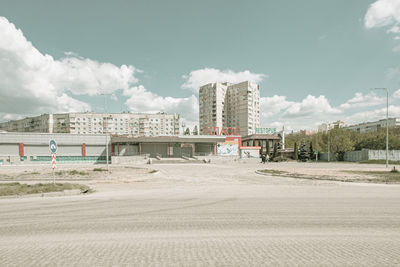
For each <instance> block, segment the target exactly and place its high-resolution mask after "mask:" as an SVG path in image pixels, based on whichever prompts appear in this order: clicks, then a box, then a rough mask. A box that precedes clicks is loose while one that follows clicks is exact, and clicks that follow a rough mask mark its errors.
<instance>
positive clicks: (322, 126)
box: [318, 120, 346, 132]
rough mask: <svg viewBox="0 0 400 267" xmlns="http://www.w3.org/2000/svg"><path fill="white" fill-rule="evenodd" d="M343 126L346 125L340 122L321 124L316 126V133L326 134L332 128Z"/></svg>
mask: <svg viewBox="0 0 400 267" xmlns="http://www.w3.org/2000/svg"><path fill="white" fill-rule="evenodd" d="M345 126H346V124H345V123H344V122H343V121H340V120H339V121H335V122H331V123H322V124H320V125H318V132H327V131H329V130H332V129H334V128H343V127H345Z"/></svg>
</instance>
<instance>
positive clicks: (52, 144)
mask: <svg viewBox="0 0 400 267" xmlns="http://www.w3.org/2000/svg"><path fill="white" fill-rule="evenodd" d="M49 148H50V152H51V167H52V169H53V184H56V178H55V175H54V169H55V168H56V165H57V160H56V152H57V143H56V141H55V140H53V139H51V140H50V143H49Z"/></svg>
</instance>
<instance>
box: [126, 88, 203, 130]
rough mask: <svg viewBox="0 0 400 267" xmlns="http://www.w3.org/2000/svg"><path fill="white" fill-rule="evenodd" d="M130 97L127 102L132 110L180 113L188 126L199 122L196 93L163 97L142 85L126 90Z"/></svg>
mask: <svg viewBox="0 0 400 267" xmlns="http://www.w3.org/2000/svg"><path fill="white" fill-rule="evenodd" d="M124 95H125V96H127V97H128V99H127V100H126V102H125V104H126V105H127V106H128V108H129V109H130V111H132V112H149V113H156V112H166V113H178V114H180V115H181V117H182V118H183V119H184V120H185V121H186V124H187V125H188V126H191V127H193V126H194V125H196V124H198V119H199V103H198V100H197V98H196V96H195V95H191V96H190V97H181V98H179V97H162V96H159V95H157V94H154V93H152V92H150V91H148V90H146V88H145V87H144V86H142V85H139V86H135V87H131V88H129V89H127V90H125V91H124Z"/></svg>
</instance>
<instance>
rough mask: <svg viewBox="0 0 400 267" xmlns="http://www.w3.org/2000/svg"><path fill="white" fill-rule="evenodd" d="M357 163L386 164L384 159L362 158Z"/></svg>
mask: <svg viewBox="0 0 400 267" xmlns="http://www.w3.org/2000/svg"><path fill="white" fill-rule="evenodd" d="M358 163H361V164H386V160H385V159H374V160H363V161H360V162H358ZM389 164H392V165H400V161H394V160H389Z"/></svg>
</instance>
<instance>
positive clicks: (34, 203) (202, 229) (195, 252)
mask: <svg viewBox="0 0 400 267" xmlns="http://www.w3.org/2000/svg"><path fill="white" fill-rule="evenodd" d="M143 167H146V166H143ZM112 168H116V167H112ZM151 168H153V169H158V170H159V172H158V173H148V174H143V172H140V173H139V174H138V175H137V177H136V178H135V169H130V168H126V169H125V170H124V171H125V172H129V175H126V176H124V175H123V171H121V170H117V169H112V173H111V175H110V180H107V179H102V180H101V181H100V180H99V181H96V180H91V181H89V182H88V183H89V184H91V185H92V186H93V187H95V189H96V190H97V191H96V192H95V193H94V194H90V195H78V196H65V197H30V198H8V199H0V266H215V265H216V266H263V265H270V266H275V265H286V266H293V265H318V266H320V265H352V266H361V265H365V266H370V265H371V266H384V265H390V266H393V265H399V264H400V186H399V185H377V184H357V183H341V182H329V181H312V180H298V179H293V178H280V177H268V176H263V175H257V174H255V172H254V171H255V170H256V169H259V168H260V165H258V164H257V163H247V164H245V163H237V162H236V163H220V164H176V165H173V164H164V165H161V164H160V165H152V166H151ZM127 177H128V178H127Z"/></svg>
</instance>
